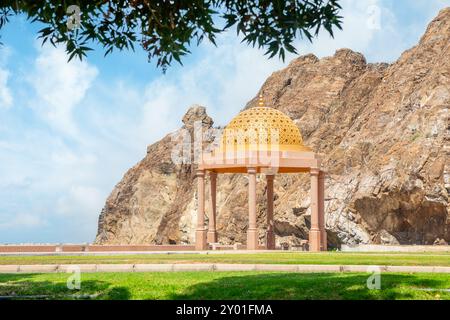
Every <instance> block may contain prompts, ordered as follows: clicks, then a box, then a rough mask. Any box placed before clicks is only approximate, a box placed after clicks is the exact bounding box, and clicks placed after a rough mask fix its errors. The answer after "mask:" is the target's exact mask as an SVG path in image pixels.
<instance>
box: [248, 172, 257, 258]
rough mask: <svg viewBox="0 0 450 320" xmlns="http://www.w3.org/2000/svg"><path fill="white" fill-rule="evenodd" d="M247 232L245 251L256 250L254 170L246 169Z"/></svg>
mask: <svg viewBox="0 0 450 320" xmlns="http://www.w3.org/2000/svg"><path fill="white" fill-rule="evenodd" d="M247 172H248V230H247V250H256V249H258V230H257V229H256V169H255V168H248V169H247Z"/></svg>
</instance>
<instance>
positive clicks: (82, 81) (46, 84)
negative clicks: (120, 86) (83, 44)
mask: <svg viewBox="0 0 450 320" xmlns="http://www.w3.org/2000/svg"><path fill="white" fill-rule="evenodd" d="M97 74H98V70H97V68H95V67H93V66H91V65H89V64H88V63H87V62H86V61H78V60H75V59H74V60H72V61H71V62H70V63H68V62H67V54H66V53H65V52H64V50H63V49H62V48H54V47H51V46H44V47H42V49H40V52H39V55H38V57H37V58H36V60H35V62H34V70H33V71H32V72H31V73H30V74H29V75H28V80H29V82H30V83H31V86H32V87H33V88H34V90H35V92H36V96H35V97H34V98H33V99H32V101H30V106H31V107H32V108H33V109H34V110H35V111H37V112H38V113H39V114H40V115H41V116H42V117H43V118H44V119H45V120H46V121H47V122H48V124H49V125H50V126H52V127H53V128H56V129H57V130H59V131H61V132H63V133H66V134H70V135H76V134H77V133H78V128H77V125H76V123H75V122H74V120H73V109H74V108H75V107H76V106H77V105H79V103H80V101H82V100H83V98H84V97H85V95H86V92H87V90H88V89H89V88H90V86H91V84H92V82H93V81H94V79H95V78H96V77H97Z"/></svg>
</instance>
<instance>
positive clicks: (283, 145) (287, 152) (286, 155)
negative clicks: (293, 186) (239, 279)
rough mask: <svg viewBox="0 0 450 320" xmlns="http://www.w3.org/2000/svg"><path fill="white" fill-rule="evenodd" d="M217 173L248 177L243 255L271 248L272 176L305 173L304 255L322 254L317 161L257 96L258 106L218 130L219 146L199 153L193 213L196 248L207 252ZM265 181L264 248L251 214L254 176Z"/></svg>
mask: <svg viewBox="0 0 450 320" xmlns="http://www.w3.org/2000/svg"><path fill="white" fill-rule="evenodd" d="M207 173H208V174H209V176H210V191H211V192H210V193H211V198H210V202H211V203H210V206H209V207H210V212H209V219H208V220H209V223H208V228H206V227H205V175H206V174H207ZM222 173H242V174H247V175H248V180H249V183H248V210H249V212H248V219H249V223H248V230H247V250H257V249H269V250H272V249H275V234H274V223H273V200H274V199H273V196H274V193H273V182H274V177H275V175H276V174H283V173H291V174H292V173H309V174H310V178H311V206H310V208H311V228H310V231H309V250H310V251H320V250H326V249H327V239H326V232H325V227H324V188H325V186H324V172H323V170H322V169H321V164H320V159H319V157H318V156H317V154H315V153H314V152H313V151H312V150H311V149H310V148H309V147H307V146H305V145H304V144H303V139H302V135H301V133H300V130H299V129H298V127H297V126H296V125H295V123H294V122H293V121H292V119H291V118H289V117H288V116H287V115H285V114H284V113H282V112H281V111H279V110H276V109H273V108H269V107H265V106H264V103H263V100H262V96H260V97H259V103H258V107H253V108H249V109H246V110H244V111H242V112H241V113H239V114H238V115H237V116H236V117H235V118H234V119H233V120H232V121H231V122H230V123H229V124H228V125H227V126H226V127H225V129H224V131H223V133H222V138H221V141H220V144H219V146H217V147H216V148H215V149H214V150H213V151H212V152H209V153H203V154H202V155H201V157H200V163H199V167H198V170H197V182H198V214H197V229H196V240H195V241H196V244H195V245H196V249H197V250H207V249H208V248H209V244H211V243H216V242H217V231H216V183H217V175H218V174H222ZM257 174H264V175H265V177H266V182H267V229H266V230H267V231H266V237H265V243H263V244H260V243H259V237H258V226H257V223H256V221H257V219H256V218H257V213H256V181H257V179H256V175H257Z"/></svg>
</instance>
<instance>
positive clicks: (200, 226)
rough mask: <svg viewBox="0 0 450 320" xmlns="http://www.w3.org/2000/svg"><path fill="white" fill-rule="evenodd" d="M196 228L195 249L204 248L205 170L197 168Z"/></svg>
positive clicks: (205, 245) (205, 244) (205, 246)
mask: <svg viewBox="0 0 450 320" xmlns="http://www.w3.org/2000/svg"><path fill="white" fill-rule="evenodd" d="M197 199H198V207H197V230H196V231H195V249H196V250H206V249H207V243H206V229H205V171H204V170H197Z"/></svg>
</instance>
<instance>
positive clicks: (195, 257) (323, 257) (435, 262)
mask: <svg viewBox="0 0 450 320" xmlns="http://www.w3.org/2000/svg"><path fill="white" fill-rule="evenodd" d="M201 262H209V263H267V264H340V265H341V264H350V265H355V264H363V265H399V266H450V253H409V254H406V253H347V252H345V253H344V252H322V253H307V252H298V253H292V252H277V253H255V254H194V253H193V254H141V255H114V256H109V255H103V256H20V257H19V256H0V264H3V265H4V264H85V263H96V264H103V263H201Z"/></svg>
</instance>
